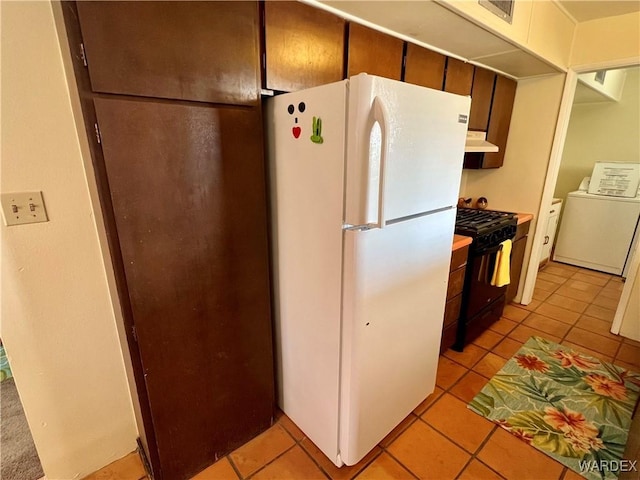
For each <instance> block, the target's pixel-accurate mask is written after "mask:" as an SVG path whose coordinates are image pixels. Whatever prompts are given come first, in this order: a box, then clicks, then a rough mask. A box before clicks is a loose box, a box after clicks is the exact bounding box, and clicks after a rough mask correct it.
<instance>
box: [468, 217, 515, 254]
mask: <svg viewBox="0 0 640 480" xmlns="http://www.w3.org/2000/svg"><path fill="white" fill-rule="evenodd" d="M517 223H518V218H517V217H516V214H515V213H510V212H499V211H497V210H480V209H476V208H458V212H457V214H456V233H457V234H458V235H466V236H467V237H472V238H473V239H474V240H473V244H472V249H473V250H480V249H484V248H491V247H493V246H495V245H499V244H500V243H501V242H503V241H505V240H506V239H508V238H513V236H514V235H515V234H516V226H517Z"/></svg>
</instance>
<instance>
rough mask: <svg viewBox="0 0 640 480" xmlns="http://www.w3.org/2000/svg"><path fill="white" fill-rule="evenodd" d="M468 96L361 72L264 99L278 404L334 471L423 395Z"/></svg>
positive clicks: (429, 376)
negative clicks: (320, 452)
mask: <svg viewBox="0 0 640 480" xmlns="http://www.w3.org/2000/svg"><path fill="white" fill-rule="evenodd" d="M470 102H471V100H470V98H469V97H463V96H459V95H454V94H450V93H445V92H441V91H437V90H431V89H427V88H423V87H418V86H415V85H411V84H408V83H402V82H397V81H393V80H388V79H384V78H380V77H374V76H370V75H366V74H360V75H357V76H355V77H352V78H350V79H349V80H344V81H341V82H337V83H333V84H329V85H324V86H320V87H316V88H312V89H308V90H304V91H300V92H295V93H290V94H284V95H279V96H275V97H274V98H271V99H269V100H267V102H266V107H265V108H266V124H267V134H268V137H267V143H268V156H269V182H270V210H271V219H272V225H271V227H272V250H273V251H272V253H273V291H274V312H275V335H276V362H277V367H276V373H277V379H276V382H277V389H278V403H279V406H280V408H281V409H282V410H283V411H284V412H285V413H286V414H287V415H288V416H289V417H290V418H291V419H292V420H293V421H294V422H295V423H296V424H297V425H298V426H299V427H300V428H301V429H302V430H303V431H304V433H305V434H306V435H307V436H308V437H309V439H310V440H312V441H313V442H314V443H315V444H316V445H317V446H318V447H319V448H320V450H322V452H324V454H325V455H326V456H327V457H329V459H331V461H333V463H335V464H336V465H337V466H341V465H343V464H347V465H353V464H355V463H357V462H358V461H359V460H360V459H362V458H363V457H364V456H365V455H366V454H367V453H368V452H369V451H370V450H371V449H372V448H373V447H374V446H375V445H376V444H377V443H378V442H380V441H381V440H382V439H383V438H384V437H385V435H387V434H388V433H389V432H390V431H391V430H392V429H393V428H394V427H395V426H396V425H398V423H400V421H402V420H403V419H404V418H405V417H406V416H407V415H408V414H409V413H410V412H411V411H412V410H413V409H414V408H415V407H416V406H417V405H419V404H420V402H422V401H423V400H424V399H425V398H426V397H427V396H428V395H429V394H430V393H432V392H433V390H434V387H435V376H436V369H437V362H438V352H439V346H440V337H441V332H442V321H443V313H444V305H445V297H446V288H447V278H448V274H449V263H450V259H451V244H452V238H453V230H454V223H455V216H456V208H455V205H456V202H457V197H458V189H459V185H460V177H461V173H462V161H463V155H464V144H465V137H466V132H467V118H468V115H469V107H470Z"/></svg>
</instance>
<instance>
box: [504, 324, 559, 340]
mask: <svg viewBox="0 0 640 480" xmlns="http://www.w3.org/2000/svg"><path fill="white" fill-rule="evenodd" d="M534 336H536V337H542V338H546V339H547V340H551V341H552V342H558V343H559V342H560V337H557V336H555V335H552V334H550V333H546V332H543V331H541V330H537V329H535V328H531V327H528V326H527V325H518V326H517V327H516V328H515V329H514V330H513V332H511V333H510V334H509V337H511V338H513V339H514V340H518V341H520V342H522V343H525V342H526V341H527V340H529V338H531V337H534Z"/></svg>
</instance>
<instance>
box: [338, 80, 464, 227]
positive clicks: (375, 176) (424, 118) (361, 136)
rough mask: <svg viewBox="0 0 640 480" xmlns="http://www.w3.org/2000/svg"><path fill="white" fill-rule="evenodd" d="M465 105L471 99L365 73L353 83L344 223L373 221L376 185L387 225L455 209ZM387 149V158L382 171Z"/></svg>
mask: <svg viewBox="0 0 640 480" xmlns="http://www.w3.org/2000/svg"><path fill="white" fill-rule="evenodd" d="M376 97H377V99H378V100H376ZM376 102H379V103H380V104H381V107H380V108H376ZM470 104H471V99H470V97H463V96H460V95H454V94H451V93H447V92H441V91H438V90H432V89H428V88H424V87H419V86H416V85H411V84H409V83H404V82H397V81H394V80H389V79H385V78H380V77H374V76H370V75H366V74H361V75H357V76H355V77H352V78H351V79H350V80H349V110H348V123H347V167H346V168H347V178H346V199H345V200H346V209H345V222H346V223H348V224H352V225H363V224H367V223H374V222H376V220H377V214H378V205H377V203H378V199H379V196H378V191H379V182H380V181H382V182H384V188H383V191H384V201H383V210H384V216H385V218H386V219H387V220H392V219H397V218H402V217H407V216H410V215H415V214H419V213H422V212H429V211H433V210H437V209H440V208H444V207H448V206H452V205H455V204H456V201H457V197H458V190H459V187H460V177H461V173H462V162H463V157H464V144H465V139H466V132H467V117H468V114H469V107H470ZM376 112H378V113H379V115H377V114H376ZM383 114H386V115H383ZM383 116H385V117H387V118H386V121H382V119H381V118H380V117H383ZM378 125H379V126H380V127H381V129H380V130H381V133H377V128H378V127H377V126H378ZM373 126H375V128H372V127H373ZM372 129H373V130H374V133H373V135H372ZM385 131H386V142H383V141H381V140H382V139H381V137H384V133H385ZM385 148H386V151H387V158H386V162H385V165H381V162H380V156H381V155H380V151H381V150H384V149H385ZM380 173H382V175H380Z"/></svg>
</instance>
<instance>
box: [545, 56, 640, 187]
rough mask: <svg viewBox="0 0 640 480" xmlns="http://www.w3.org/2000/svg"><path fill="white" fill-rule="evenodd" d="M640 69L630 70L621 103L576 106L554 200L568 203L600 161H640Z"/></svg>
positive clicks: (570, 122) (574, 106)
mask: <svg viewBox="0 0 640 480" xmlns="http://www.w3.org/2000/svg"><path fill="white" fill-rule="evenodd" d="M638 132H640V68H638V67H635V68H631V69H628V71H627V78H626V81H625V86H624V89H623V91H622V96H621V97H620V101H619V102H613V101H611V102H604V103H581V104H574V105H573V108H572V110H571V118H570V120H569V129H568V131H567V138H566V140H565V143H564V151H563V153H562V162H561V164H560V171H559V173H558V181H557V183H556V188H555V193H554V196H556V197H559V198H562V199H566V196H567V193H569V192H572V191H574V190H576V189H577V188H578V185H579V184H580V181H581V180H582V179H583V178H584V177H586V176H590V175H591V171H592V170H593V165H594V163H595V162H597V161H611V162H637V161H639V160H638V159H640V141H639V140H638Z"/></svg>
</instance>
